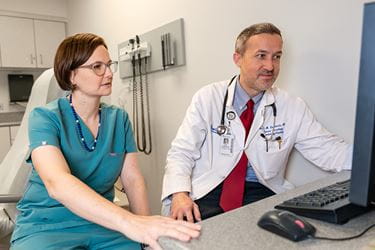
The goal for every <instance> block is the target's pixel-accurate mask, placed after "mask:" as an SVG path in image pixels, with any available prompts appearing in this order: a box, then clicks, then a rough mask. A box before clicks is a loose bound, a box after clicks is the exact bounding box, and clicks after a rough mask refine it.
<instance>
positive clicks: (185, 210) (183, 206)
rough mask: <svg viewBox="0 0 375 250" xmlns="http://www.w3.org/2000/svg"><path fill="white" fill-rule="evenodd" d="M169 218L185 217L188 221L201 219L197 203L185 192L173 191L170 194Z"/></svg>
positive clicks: (181, 218)
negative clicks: (171, 194)
mask: <svg viewBox="0 0 375 250" xmlns="http://www.w3.org/2000/svg"><path fill="white" fill-rule="evenodd" d="M170 217H171V218H173V219H177V220H184V219H186V220H187V221H189V222H194V218H195V220H197V221H201V214H200V212H199V208H198V205H197V204H196V203H195V202H194V201H193V200H192V199H191V198H190V197H189V195H188V193H187V192H179V193H174V194H173V196H172V205H171V216H170Z"/></svg>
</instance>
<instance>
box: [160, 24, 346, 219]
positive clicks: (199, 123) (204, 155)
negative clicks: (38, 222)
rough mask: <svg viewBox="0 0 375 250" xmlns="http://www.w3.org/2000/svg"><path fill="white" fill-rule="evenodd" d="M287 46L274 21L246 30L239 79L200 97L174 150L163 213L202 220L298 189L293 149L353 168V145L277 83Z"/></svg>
mask: <svg viewBox="0 0 375 250" xmlns="http://www.w3.org/2000/svg"><path fill="white" fill-rule="evenodd" d="M282 45H283V41H282V36H281V32H280V31H279V29H278V28H277V27H275V26H274V25H273V24H270V23H260V24H255V25H252V26H250V27H248V28H246V29H245V30H243V31H242V32H241V33H240V34H239V36H238V37H237V40H236V45H235V52H234V54H233V60H234V62H235V64H236V65H237V66H238V67H239V70H240V74H239V75H238V76H236V77H234V78H232V80H230V81H228V80H227V81H223V82H218V83H213V84H210V85H207V86H205V87H203V88H202V89H201V90H199V91H198V92H197V93H196V94H195V95H194V97H193V99H192V102H191V104H190V106H189V108H188V110H187V113H186V116H185V118H184V120H183V122H182V125H181V127H180V128H179V130H178V132H177V136H176V138H175V139H174V140H173V142H172V147H171V149H170V150H169V152H168V157H167V166H166V171H165V175H164V181H163V191H162V202H163V211H162V212H163V214H164V215H170V216H171V217H173V218H175V219H186V220H188V221H194V220H198V221H199V220H201V219H205V218H208V217H211V216H214V215H217V214H220V213H222V212H226V211H229V210H232V209H235V208H237V207H240V206H242V205H246V204H249V203H251V202H254V201H257V200H260V199H263V198H265V197H268V196H270V195H273V194H275V193H280V192H283V191H285V190H288V189H291V188H293V187H294V186H293V185H292V184H291V183H290V182H288V181H287V180H286V179H285V171H286V166H287V162H288V157H289V154H290V152H291V151H292V149H293V148H296V149H297V150H298V151H299V152H300V153H302V155H303V156H304V157H305V158H306V159H308V160H310V161H311V162H312V163H314V164H315V165H316V166H318V167H320V168H322V169H324V170H328V171H340V170H342V169H350V168H351V157H352V147H351V146H350V145H348V144H347V143H345V142H344V141H343V140H342V139H340V138H338V137H337V136H335V135H333V134H332V133H330V132H328V131H327V130H325V129H324V128H323V127H322V125H321V124H320V123H319V122H317V121H316V119H315V118H314V116H313V114H312V113H311V111H310V110H309V108H308V107H307V105H306V104H305V103H304V102H303V100H301V99H300V98H295V97H292V96H290V95H288V94H287V93H286V92H284V91H282V90H280V89H278V88H276V87H274V86H273V84H274V82H275V80H276V78H277V76H278V73H279V68H280V58H281V55H282Z"/></svg>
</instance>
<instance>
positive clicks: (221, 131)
mask: <svg viewBox="0 0 375 250" xmlns="http://www.w3.org/2000/svg"><path fill="white" fill-rule="evenodd" d="M216 132H217V133H218V135H223V134H225V132H227V126H225V125H219V126H217V128H216Z"/></svg>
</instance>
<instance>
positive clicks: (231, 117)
mask: <svg viewBox="0 0 375 250" xmlns="http://www.w3.org/2000/svg"><path fill="white" fill-rule="evenodd" d="M234 118H236V113H234V112H233V111H229V112H228V113H227V119H228V120H234Z"/></svg>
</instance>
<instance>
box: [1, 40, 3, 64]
mask: <svg viewBox="0 0 375 250" xmlns="http://www.w3.org/2000/svg"><path fill="white" fill-rule="evenodd" d="M0 66H3V59H2V56H1V45H0Z"/></svg>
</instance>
